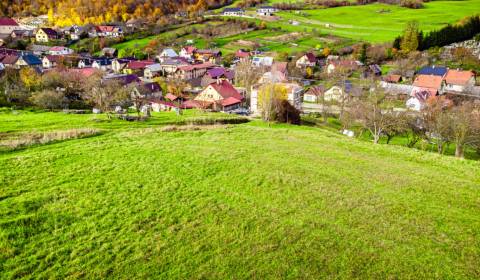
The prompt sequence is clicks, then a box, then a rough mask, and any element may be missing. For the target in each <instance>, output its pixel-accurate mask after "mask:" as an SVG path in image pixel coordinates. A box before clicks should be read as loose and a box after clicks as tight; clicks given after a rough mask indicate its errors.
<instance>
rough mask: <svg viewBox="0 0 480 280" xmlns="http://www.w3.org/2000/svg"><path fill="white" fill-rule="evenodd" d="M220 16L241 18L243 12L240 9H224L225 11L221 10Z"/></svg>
mask: <svg viewBox="0 0 480 280" xmlns="http://www.w3.org/2000/svg"><path fill="white" fill-rule="evenodd" d="M222 15H224V16H234V17H241V16H243V15H245V11H244V10H243V9H241V8H225V9H223V12H222Z"/></svg>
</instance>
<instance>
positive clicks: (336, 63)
mask: <svg viewBox="0 0 480 280" xmlns="http://www.w3.org/2000/svg"><path fill="white" fill-rule="evenodd" d="M358 67H359V63H358V62H356V61H355V60H351V59H345V60H332V61H330V62H329V64H328V66H327V74H329V75H330V74H333V73H335V72H336V71H338V69H343V70H345V71H347V72H350V71H354V70H356V69H357V68H358Z"/></svg>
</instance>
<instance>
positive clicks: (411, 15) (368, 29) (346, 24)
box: [280, 0, 480, 42]
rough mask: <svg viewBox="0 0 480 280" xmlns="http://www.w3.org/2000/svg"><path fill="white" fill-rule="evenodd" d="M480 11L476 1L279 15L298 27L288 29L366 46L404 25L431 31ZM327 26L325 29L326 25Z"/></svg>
mask: <svg viewBox="0 0 480 280" xmlns="http://www.w3.org/2000/svg"><path fill="white" fill-rule="evenodd" d="M381 11H383V12H381ZM478 11H480V0H461V1H431V2H428V3H425V8H423V9H417V10H415V9H408V8H403V7H399V6H396V5H386V4H370V5H363V6H348V7H338V8H330V9H320V10H307V11H305V12H306V14H307V16H301V15H298V14H295V13H290V12H281V13H280V15H281V16H282V17H283V18H284V20H285V21H283V22H281V23H282V24H286V25H287V26H288V24H287V23H286V20H288V19H294V20H297V21H299V22H300V23H301V25H300V26H288V27H287V28H288V29H292V30H299V28H305V27H308V28H316V29H317V30H321V31H322V32H326V33H328V34H332V35H337V36H341V37H346V38H351V39H355V40H360V41H368V42H386V41H392V40H393V39H394V38H395V37H396V36H398V35H400V34H401V33H402V31H403V29H404V28H405V24H406V23H407V22H408V21H412V20H416V21H418V22H419V25H420V29H422V30H423V31H431V30H434V29H440V28H441V27H443V26H445V25H447V24H449V23H455V22H457V21H459V20H460V19H462V18H463V17H465V16H470V15H474V14H476V13H478ZM327 23H328V24H330V25H331V26H330V27H329V28H327V27H326V24H327Z"/></svg>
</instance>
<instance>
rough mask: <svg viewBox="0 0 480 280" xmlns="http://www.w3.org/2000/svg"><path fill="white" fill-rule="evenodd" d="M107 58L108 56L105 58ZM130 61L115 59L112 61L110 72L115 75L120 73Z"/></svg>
mask: <svg viewBox="0 0 480 280" xmlns="http://www.w3.org/2000/svg"><path fill="white" fill-rule="evenodd" d="M107 57H108V56H107ZM130 61H132V59H127V58H115V59H113V60H112V70H113V72H115V73H122V72H123V69H124V68H125V67H126V66H127V65H128V63H129V62H130Z"/></svg>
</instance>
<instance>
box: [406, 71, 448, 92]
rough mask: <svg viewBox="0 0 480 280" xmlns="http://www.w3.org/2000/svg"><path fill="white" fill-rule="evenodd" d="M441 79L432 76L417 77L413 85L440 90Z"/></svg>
mask: <svg viewBox="0 0 480 280" xmlns="http://www.w3.org/2000/svg"><path fill="white" fill-rule="evenodd" d="M442 82H443V78H442V77H440V76H434V75H418V76H417V78H416V79H415V81H414V82H413V85H414V86H416V87H421V88H431V89H436V90H438V89H440V88H441V87H442Z"/></svg>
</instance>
